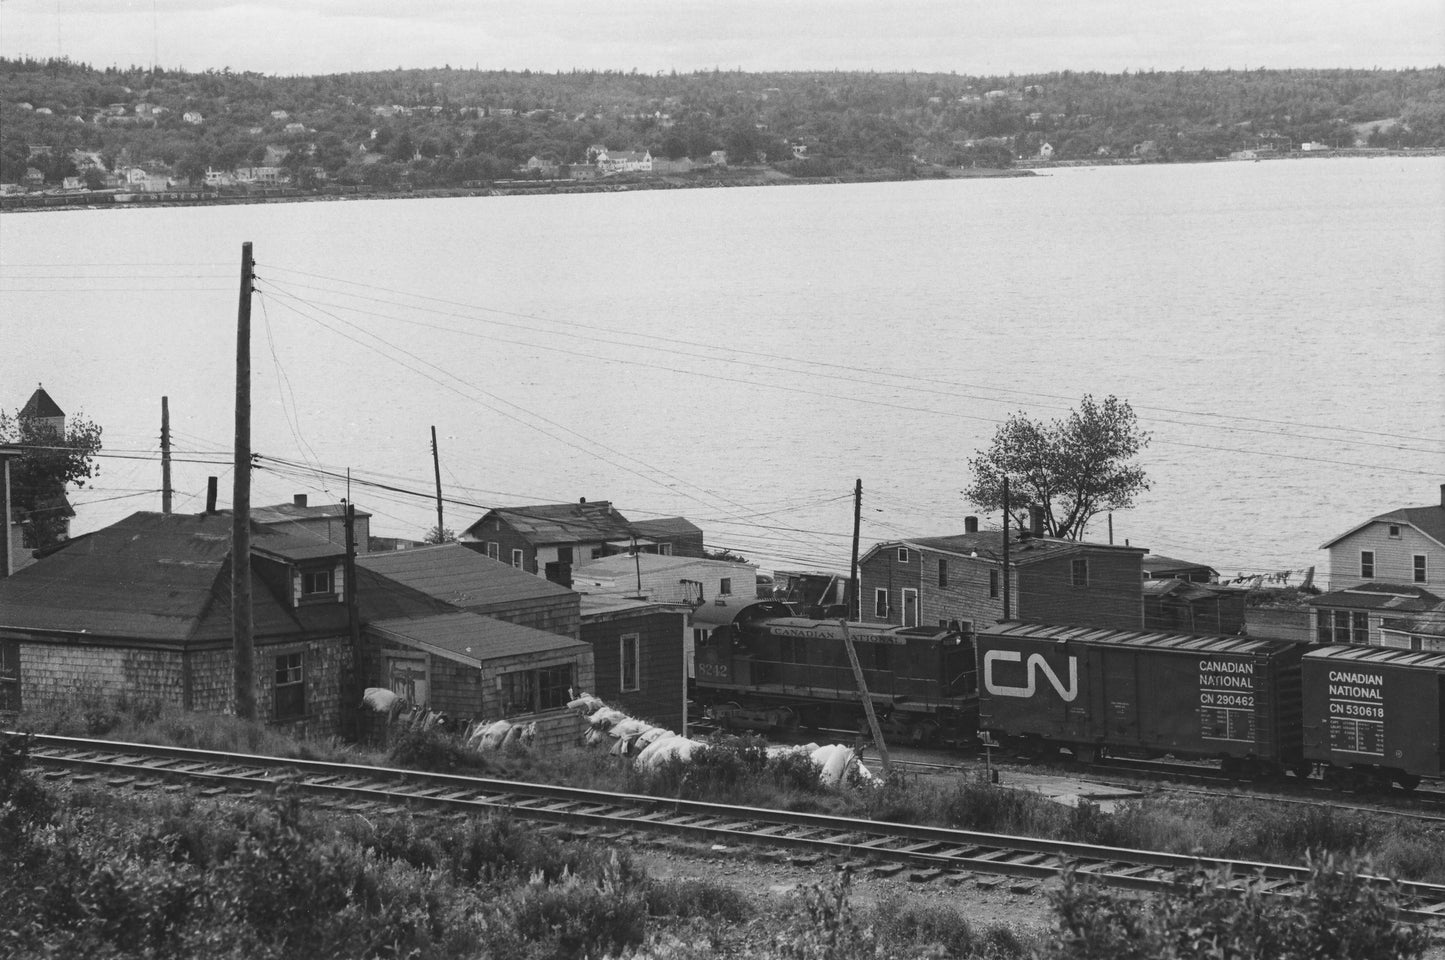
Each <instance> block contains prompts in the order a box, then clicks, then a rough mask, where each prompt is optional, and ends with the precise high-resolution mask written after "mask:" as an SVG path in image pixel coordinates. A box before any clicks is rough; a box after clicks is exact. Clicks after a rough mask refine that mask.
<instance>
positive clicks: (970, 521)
mask: <svg viewBox="0 0 1445 960" xmlns="http://www.w3.org/2000/svg"><path fill="white" fill-rule="evenodd" d="M963 532H964V533H978V517H964V518H963Z"/></svg>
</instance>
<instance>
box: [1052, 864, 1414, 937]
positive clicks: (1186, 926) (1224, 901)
mask: <svg viewBox="0 0 1445 960" xmlns="http://www.w3.org/2000/svg"><path fill="white" fill-rule="evenodd" d="M1362 867H1363V865H1362V864H1361V863H1360V862H1358V861H1353V860H1348V859H1344V860H1337V859H1335V858H1333V857H1329V856H1327V857H1324V858H1321V859H1315V860H1312V861H1311V863H1310V878H1309V881H1308V882H1307V884H1306V885H1305V887H1304V889H1303V890H1302V891H1301V892H1300V894H1299V895H1298V896H1296V897H1285V896H1266V895H1265V894H1264V893H1263V884H1262V883H1261V882H1260V881H1258V880H1256V881H1251V882H1248V883H1245V884H1243V885H1242V886H1241V885H1240V884H1238V883H1233V882H1231V881H1230V878H1229V877H1228V876H1227V875H1224V874H1213V873H1209V872H1207V871H1202V870H1201V871H1196V872H1194V873H1192V874H1186V875H1183V876H1180V877H1179V878H1177V879H1176V883H1175V885H1174V887H1173V888H1172V889H1171V890H1170V891H1169V892H1167V893H1166V894H1164V895H1162V896H1160V897H1157V898H1153V899H1138V898H1135V897H1131V896H1128V895H1124V894H1118V893H1114V892H1112V891H1105V890H1101V889H1099V888H1097V887H1095V886H1093V885H1092V884H1088V883H1084V882H1081V881H1080V880H1079V878H1078V876H1077V875H1076V874H1075V873H1074V871H1073V870H1069V871H1067V872H1066V873H1065V876H1064V883H1063V886H1062V888H1061V889H1060V890H1059V891H1058V892H1057V893H1056V894H1055V895H1054V898H1053V903H1054V911H1055V914H1056V916H1057V919H1058V927H1059V934H1058V936H1057V938H1056V939H1055V940H1054V941H1053V942H1052V943H1051V944H1050V945H1049V948H1048V949H1047V950H1046V951H1045V954H1044V956H1045V958H1046V960H1065V958H1067V960H1094V958H1098V960H1105V958H1107V960H1135V958H1137V960H1186V958H1188V960H1194V958H1198V960H1206V958H1208V960H1226V958H1229V960H1248V958H1254V957H1269V958H1271V960H1315V958H1320V957H1349V958H1351V960H1387V958H1388V960H1407V958H1411V957H1419V956H1421V955H1422V954H1423V953H1424V950H1425V948H1426V946H1427V945H1428V944H1429V936H1428V934H1427V933H1426V932H1425V931H1423V930H1421V929H1419V928H1417V927H1414V926H1411V925H1408V924H1405V923H1402V922H1401V917H1400V913H1399V909H1398V905H1397V895H1396V891H1395V890H1394V889H1392V888H1391V887H1389V886H1383V887H1382V886H1381V885H1379V884H1378V883H1376V882H1374V881H1371V880H1368V879H1366V878H1365V877H1364V875H1363V873H1362Z"/></svg>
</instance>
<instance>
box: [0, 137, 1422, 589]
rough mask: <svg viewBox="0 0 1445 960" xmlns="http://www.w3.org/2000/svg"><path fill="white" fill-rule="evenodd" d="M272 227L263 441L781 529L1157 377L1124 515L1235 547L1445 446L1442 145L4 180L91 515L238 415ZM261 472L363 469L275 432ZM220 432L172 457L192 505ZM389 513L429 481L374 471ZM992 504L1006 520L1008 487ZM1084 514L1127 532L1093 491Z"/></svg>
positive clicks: (944, 476) (903, 515)
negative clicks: (762, 172)
mask: <svg viewBox="0 0 1445 960" xmlns="http://www.w3.org/2000/svg"><path fill="white" fill-rule="evenodd" d="M246 240H250V241H253V242H254V245H255V255H256V260H257V264H258V266H257V270H256V273H257V276H258V278H259V279H258V284H257V286H258V290H259V291H260V295H259V296H258V297H256V298H255V301H254V304H255V305H254V311H253V325H254V346H253V357H254V366H255V411H254V426H253V432H254V440H253V446H254V449H255V450H256V451H258V452H260V453H262V454H265V455H267V456H269V457H274V458H278V459H280V460H283V461H289V462H292V463H301V464H311V465H319V466H321V467H323V468H325V469H329V470H332V471H335V472H339V473H342V474H344V473H345V471H346V470H347V468H348V467H349V468H351V470H352V471H353V475H354V477H356V478H357V479H358V480H360V479H366V480H375V481H380V482H383V483H386V484H390V485H392V486H397V487H403V488H406V489H408V490H414V491H418V492H420V493H423V494H429V493H430V492H431V491H432V489H433V482H432V471H431V453H430V427H431V426H433V425H435V426H436V428H437V433H438V436H439V440H440V443H439V445H440V449H441V461H442V482H443V487H444V492H445V493H446V494H447V495H448V496H449V497H455V498H458V499H461V500H465V501H468V502H469V503H471V504H474V506H455V505H449V506H448V507H447V519H446V523H447V526H449V527H452V528H454V529H456V530H461V529H463V528H465V527H466V526H467V525H468V524H470V523H471V522H472V521H474V520H475V519H476V518H477V517H479V516H480V515H481V513H482V512H483V510H484V509H485V507H486V506H489V505H516V504H523V503H538V502H557V501H565V500H573V499H576V498H577V497H580V496H585V497H588V498H589V499H611V500H613V501H614V502H615V503H616V504H617V505H618V507H619V508H620V509H621V510H623V512H625V513H626V514H627V515H628V516H630V517H633V518H634V519H643V518H648V517H653V516H660V515H663V516H665V515H675V514H683V515H686V516H688V517H689V518H691V519H692V520H694V522H696V523H698V524H699V525H700V526H701V527H703V529H704V531H705V533H706V535H707V539H708V542H709V544H711V545H714V546H726V547H730V548H732V549H734V550H736V551H739V552H741V553H743V554H745V555H747V556H748V557H750V558H751V559H754V560H758V561H761V562H762V563H763V566H764V568H765V569H766V568H769V567H784V568H786V567H796V566H805V565H806V566H822V567H826V568H833V569H838V568H843V567H846V563H847V554H848V541H849V535H850V533H851V527H852V516H851V502H850V501H851V496H850V495H851V490H852V486H853V480H854V478H855V477H861V478H862V480H863V485H864V496H865V505H864V514H863V530H862V536H863V541H864V545H865V548H866V546H867V545H868V544H869V543H872V542H875V541H878V540H884V539H892V538H895V537H898V536H908V535H913V536H929V535H939V534H946V533H952V532H957V531H960V530H961V529H962V526H963V517H964V515H966V514H969V513H977V512H978V511H977V510H976V509H974V508H973V507H971V506H970V505H969V504H967V503H965V502H964V501H963V500H962V498H961V497H960V496H959V493H958V492H959V491H960V490H961V489H963V487H964V486H966V485H967V482H968V475H967V458H968V457H969V455H970V454H971V453H972V452H973V451H974V450H975V449H976V448H979V447H982V446H984V445H985V444H986V443H987V441H988V439H989V437H990V436H991V434H992V432H993V430H994V428H995V426H996V424H997V423H998V422H999V421H1000V420H1002V419H1003V418H1004V417H1005V416H1006V415H1008V414H1009V413H1011V412H1014V411H1019V410H1023V411H1025V412H1027V413H1029V414H1030V415H1032V416H1036V417H1045V418H1051V417H1054V416H1059V415H1061V414H1062V413H1063V412H1064V411H1065V410H1067V408H1068V407H1070V406H1071V405H1073V404H1074V403H1076V402H1077V400H1078V398H1079V396H1080V395H1082V394H1083V393H1085V392H1091V393H1093V394H1095V395H1096V396H1103V395H1105V394H1109V393H1114V394H1117V395H1119V396H1121V397H1125V398H1127V399H1128V400H1130V401H1131V402H1132V403H1133V405H1134V407H1135V409H1136V411H1137V412H1139V413H1140V415H1141V418H1142V419H1143V420H1144V422H1145V426H1146V427H1147V428H1148V429H1149V430H1151V431H1152V433H1153V437H1154V439H1153V442H1152V444H1151V446H1150V447H1149V449H1148V450H1147V451H1146V454H1145V464H1146V466H1147V467H1148V469H1149V472H1150V475H1151V477H1152V479H1153V488H1152V489H1151V490H1150V491H1149V492H1148V493H1146V494H1144V495H1143V496H1142V497H1141V498H1140V501H1139V503H1138V505H1137V507H1136V508H1135V509H1133V510H1130V511H1126V512H1121V513H1119V514H1116V515H1115V517H1114V532H1115V537H1116V540H1118V541H1123V540H1124V539H1126V538H1127V539H1129V540H1130V541H1131V542H1132V543H1134V544H1135V545H1142V546H1147V547H1149V548H1151V549H1152V550H1154V551H1155V552H1157V553H1164V554H1168V555H1171V556H1181V557H1184V558H1186V559H1191V560H1198V561H1202V562H1207V563H1210V564H1213V565H1214V566H1216V567H1218V568H1220V569H1221V570H1222V571H1223V572H1225V573H1226V574H1229V575H1232V574H1234V573H1236V572H1242V571H1249V572H1254V571H1275V570H1285V569H1296V570H1297V569H1301V568H1304V567H1307V566H1309V565H1311V564H1316V563H1322V562H1323V557H1322V554H1321V553H1320V552H1319V551H1318V549H1317V548H1318V546H1319V544H1320V543H1321V542H1323V541H1324V540H1326V539H1328V538H1329V537H1331V536H1333V535H1335V534H1337V533H1340V532H1343V531H1344V530H1346V529H1348V528H1349V527H1351V526H1353V525H1354V524H1356V523H1358V522H1360V521H1362V520H1364V519H1366V518H1368V517H1369V516H1371V515H1373V514H1375V513H1377V512H1380V511H1383V510H1387V509H1391V508H1393V507H1396V506H1402V505H1411V504H1423V503H1431V502H1436V500H1437V498H1438V497H1439V495H1440V494H1439V487H1438V485H1439V483H1440V482H1442V481H1445V403H1442V402H1441V397H1445V320H1442V317H1445V160H1441V159H1439V158H1433V159H1410V160H1404V159H1372V160H1318V161H1312V162H1307V161H1298V162H1282V161H1281V162H1270V163H1241V164H1204V165H1190V166H1158V167H1133V168H1121V167H1105V168H1095V169H1069V170H1059V171H1056V172H1052V173H1051V174H1050V175H1048V176H1040V177H1034V178H1020V179H1005V180H981V181H950V182H923V183H890V184H858V185H841V186H818V187H773V188H755V189H726V190H695V191H658V192H641V193H627V194H589V195H578V196H566V197H563V196H548V197H514V198H477V199H445V200H389V201H387V200H375V201H351V202H335V203H306V204H277V205H264V206H244V207H225V208H219V207H217V208H193V209H184V208H168V209H154V210H106V211H73V212H57V213H45V214H10V215H6V216H4V217H3V218H0V324H3V333H4V337H3V339H4V343H5V345H6V346H5V349H4V350H3V351H0V394H3V398H0V403H3V405H4V406H5V407H6V408H8V409H11V410H13V409H14V408H16V407H18V406H19V405H21V404H22V403H23V402H24V401H25V399H26V398H27V397H28V396H29V394H30V391H31V390H32V389H33V387H34V384H35V383H36V382H37V381H43V382H44V384H45V386H46V388H47V390H48V391H49V392H50V393H51V395H52V396H53V397H54V398H55V399H56V401H57V402H58V403H59V404H60V405H61V407H62V408H64V409H65V410H66V411H67V412H75V411H76V410H81V411H83V412H84V413H85V414H86V415H87V416H89V417H90V418H92V419H94V420H96V421H98V422H100V423H101V424H103V425H104V426H105V428H106V446H107V449H108V450H109V451H111V452H114V453H119V454H123V455H125V456H127V457H135V458H137V459H118V458H107V459H106V460H105V461H104V464H103V472H102V475H101V477H100V478H99V482H97V483H96V484H94V486H93V487H87V489H86V490H84V491H81V492H80V493H78V494H77V495H76V496H74V497H73V499H74V501H75V503H76V505H77V509H78V511H79V516H78V517H77V518H76V521H75V523H74V526H73V530H74V531H75V532H84V531H85V530H88V529H94V528H96V527H98V526H102V525H104V524H106V523H109V522H112V521H114V520H115V519H118V518H119V517H121V516H125V515H127V514H128V513H130V512H131V511H133V510H137V509H159V495H158V494H157V493H155V492H154V491H155V490H156V489H157V488H158V487H159V485H160V479H159V478H160V468H159V465H158V463H157V462H156V455H155V450H156V449H157V442H156V437H157V434H158V432H159V420H160V397H161V396H162V395H168V396H169V398H170V408H171V417H172V426H173V430H174V432H175V436H176V447H177V450H178V451H180V452H178V453H177V457H178V458H179V459H184V460H222V461H224V460H225V459H226V458H227V457H228V456H229V454H228V453H226V452H225V451H227V450H228V449H229V444H230V438H231V436H232V422H233V421H232V417H233V413H232V402H233V372H232V371H233V362H234V350H235V316H236V301H237V277H238V272H239V260H240V247H241V243H242V242H243V241H246ZM265 463H266V466H267V469H264V470H261V471H259V472H258V473H257V475H256V482H255V486H256V489H255V493H254V500H253V502H256V503H274V502H280V501H284V500H289V499H290V497H291V495H292V493H295V492H303V491H304V492H309V493H310V494H311V495H312V497H313V502H317V500H318V499H320V500H327V499H330V498H333V497H340V496H343V495H345V483H344V480H343V481H338V480H337V479H335V478H327V477H323V476H320V475H317V474H315V473H313V472H308V471H306V470H304V469H300V468H290V467H285V466H280V465H278V464H275V463H273V462H271V461H265ZM208 474H221V475H222V476H223V477H224V478H225V479H223V481H222V486H221V489H222V505H225V503H226V501H228V500H229V492H230V482H231V481H230V476H229V470H228V468H227V467H226V466H225V465H224V463H222V464H220V465H215V464H210V463H178V464H177V465H176V469H175V481H174V482H175V487H176V489H177V509H178V510H198V509H200V508H201V506H202V504H203V499H204V491H205V477H206V476H207V475H208ZM354 494H355V499H356V501H357V503H358V504H359V505H360V506H361V507H362V508H364V509H366V510H369V511H371V512H372V513H373V514H374V517H373V520H372V530H373V532H374V533H377V534H385V535H395V536H420V535H421V534H422V533H423V532H424V531H425V530H426V529H427V528H429V527H430V526H431V525H432V524H433V523H435V508H434V506H433V505H432V504H431V503H429V502H428V501H427V500H426V499H424V498H422V497H411V496H406V495H402V494H398V493H395V492H392V491H386V490H379V489H375V488H370V487H357V488H356V489H355V490H354ZM988 519H989V518H987V517H985V522H986V523H987V522H988ZM1091 535H1092V536H1094V537H1096V538H1098V539H1103V538H1104V537H1105V536H1106V535H1107V528H1106V525H1105V521H1104V518H1103V517H1100V518H1099V519H1098V520H1097V521H1096V522H1095V525H1094V526H1093V528H1092V529H1091Z"/></svg>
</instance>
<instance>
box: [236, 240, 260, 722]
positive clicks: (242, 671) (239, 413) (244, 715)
mask: <svg viewBox="0 0 1445 960" xmlns="http://www.w3.org/2000/svg"><path fill="white" fill-rule="evenodd" d="M254 266H255V263H254V261H253V260H252V259H251V241H249V240H247V241H246V242H245V243H243V244H241V297H240V304H239V306H238V308H237V310H236V452H235V459H234V461H233V467H234V472H235V474H236V483H235V488H234V493H233V495H232V497H231V512H232V518H231V519H232V523H231V637H232V644H233V653H232V658H233V661H234V666H233V676H234V680H235V685H236V716H238V717H240V718H241V719H242V720H255V719H256V638H255V636H254V632H253V628H252V623H251V282H252V280H253V279H254Z"/></svg>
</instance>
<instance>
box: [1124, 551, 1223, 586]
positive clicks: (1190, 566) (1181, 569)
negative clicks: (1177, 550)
mask: <svg viewBox="0 0 1445 960" xmlns="http://www.w3.org/2000/svg"><path fill="white" fill-rule="evenodd" d="M1139 566H1140V567H1141V568H1142V569H1143V571H1144V579H1145V580H1184V581H1186V582H1188V583H1216V582H1218V580H1219V571H1218V570H1216V569H1214V568H1213V567H1211V566H1207V565H1206V564H1203V563H1194V562H1193V561H1190V560H1176V559H1175V558H1173V557H1164V556H1160V555H1159V554H1146V555H1145V556H1144V559H1143V560H1142V561H1140V564H1139Z"/></svg>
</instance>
